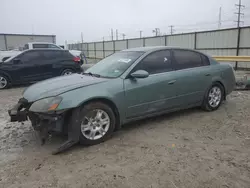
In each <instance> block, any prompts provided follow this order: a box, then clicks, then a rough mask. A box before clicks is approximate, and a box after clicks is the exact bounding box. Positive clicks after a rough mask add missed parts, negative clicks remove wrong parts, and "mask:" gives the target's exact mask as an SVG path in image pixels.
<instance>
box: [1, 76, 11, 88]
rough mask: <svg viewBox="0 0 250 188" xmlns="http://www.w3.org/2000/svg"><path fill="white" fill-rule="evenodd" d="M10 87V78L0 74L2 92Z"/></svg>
mask: <svg viewBox="0 0 250 188" xmlns="http://www.w3.org/2000/svg"><path fill="white" fill-rule="evenodd" d="M9 86H10V81H9V78H8V77H7V76H5V75H2V74H0V90H1V89H6V88H8V87H9Z"/></svg>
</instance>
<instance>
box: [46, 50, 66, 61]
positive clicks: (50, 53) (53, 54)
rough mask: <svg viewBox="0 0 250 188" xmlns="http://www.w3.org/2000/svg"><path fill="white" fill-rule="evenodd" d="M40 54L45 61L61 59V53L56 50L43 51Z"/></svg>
mask: <svg viewBox="0 0 250 188" xmlns="http://www.w3.org/2000/svg"><path fill="white" fill-rule="evenodd" d="M42 53H43V56H44V57H45V58H46V59H56V58H57V59H58V58H61V57H62V52H61V51H57V50H55V51H54V50H51V51H43V52H42Z"/></svg>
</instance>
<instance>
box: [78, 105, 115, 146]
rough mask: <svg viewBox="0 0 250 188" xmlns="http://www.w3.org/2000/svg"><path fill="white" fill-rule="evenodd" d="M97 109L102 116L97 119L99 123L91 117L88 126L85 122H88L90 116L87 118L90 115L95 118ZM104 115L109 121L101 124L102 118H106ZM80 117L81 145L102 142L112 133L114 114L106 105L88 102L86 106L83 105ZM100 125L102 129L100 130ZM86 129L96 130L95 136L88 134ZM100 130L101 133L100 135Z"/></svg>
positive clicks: (89, 132)
mask: <svg viewBox="0 0 250 188" xmlns="http://www.w3.org/2000/svg"><path fill="white" fill-rule="evenodd" d="M97 111H98V112H102V116H101V117H100V120H99V123H100V124H98V121H97V120H96V119H93V121H92V124H91V123H90V125H91V126H88V125H87V122H89V121H88V120H91V118H89V117H90V116H92V117H95V118H97V114H95V113H96V112H97ZM92 113H93V114H92ZM104 117H105V118H104ZM106 117H107V119H108V120H109V121H108V120H107V122H109V123H107V124H106V125H105V126H104V125H103V126H101V122H102V120H104V119H106ZM80 119H81V120H80V122H81V126H80V137H79V139H80V143H81V144H82V145H87V146H91V145H96V144H99V143H102V142H104V141H106V140H107V139H109V138H110V137H111V135H112V133H113V132H114V129H115V122H116V119H115V114H114V112H113V110H112V109H111V108H110V107H109V106H108V105H106V104H104V103H102V102H92V103H89V104H87V105H86V106H84V107H83V109H82V110H81V112H80ZM87 119H88V120H87ZM103 122H104V121H103ZM108 125H109V126H108ZM90 127H91V128H90ZM101 127H102V131H101ZM87 129H91V130H92V131H96V135H95V137H93V136H90V135H91V131H88V130H87ZM84 130H85V131H84ZM103 130H104V131H105V132H104V131H103ZM99 131H100V132H99ZM101 132H102V134H103V135H101ZM91 137H92V138H91Z"/></svg>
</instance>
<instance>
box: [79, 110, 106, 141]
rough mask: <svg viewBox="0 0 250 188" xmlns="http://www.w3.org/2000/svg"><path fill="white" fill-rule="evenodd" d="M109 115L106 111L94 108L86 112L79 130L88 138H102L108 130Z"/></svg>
mask: <svg viewBox="0 0 250 188" xmlns="http://www.w3.org/2000/svg"><path fill="white" fill-rule="evenodd" d="M109 127H110V117H109V115H108V113H107V112H105V111H104V110H101V109H95V110H92V111H90V112H88V113H87V114H86V116H85V117H84V119H83V121H82V123H81V132H82V134H83V136H84V137H85V138H87V139H89V140H98V139H100V138H102V137H103V136H104V135H105V134H106V133H107V132H108V130H109Z"/></svg>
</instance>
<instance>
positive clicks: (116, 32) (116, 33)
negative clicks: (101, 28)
mask: <svg viewBox="0 0 250 188" xmlns="http://www.w3.org/2000/svg"><path fill="white" fill-rule="evenodd" d="M115 35H116V40H118V29H116V30H115Z"/></svg>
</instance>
